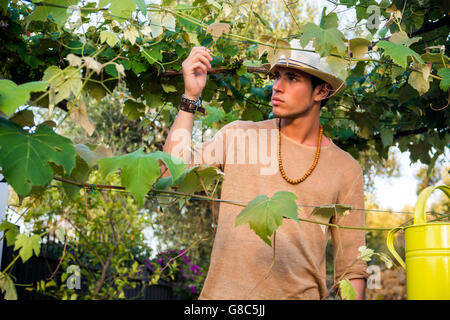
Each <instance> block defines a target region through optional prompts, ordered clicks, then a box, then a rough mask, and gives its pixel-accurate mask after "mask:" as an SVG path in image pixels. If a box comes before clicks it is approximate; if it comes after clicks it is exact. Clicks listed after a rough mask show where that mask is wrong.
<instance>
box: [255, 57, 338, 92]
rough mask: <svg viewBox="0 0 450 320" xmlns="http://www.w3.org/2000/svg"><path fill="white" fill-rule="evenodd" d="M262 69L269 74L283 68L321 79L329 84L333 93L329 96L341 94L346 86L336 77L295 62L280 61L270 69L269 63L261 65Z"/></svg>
mask: <svg viewBox="0 0 450 320" xmlns="http://www.w3.org/2000/svg"><path fill="white" fill-rule="evenodd" d="M262 67H263V68H265V69H266V70H267V72H271V71H272V70H273V69H274V68H275V67H285V68H292V69H297V70H300V71H303V72H305V73H308V74H310V75H312V76H315V77H317V78H319V79H322V80H323V81H325V82H327V83H329V84H330V86H331V88H332V89H333V92H332V93H331V95H335V94H338V93H341V92H342V91H344V89H345V86H346V85H345V81H344V80H342V79H340V78H338V77H335V76H333V75H332V74H329V73H327V72H324V71H321V70H319V69H315V68H311V67H310V66H307V65H301V64H299V63H296V62H291V61H289V63H286V62H284V61H281V62H278V63H276V64H274V65H273V66H272V67H271V65H270V63H266V64H263V65H262ZM331 95H330V96H331Z"/></svg>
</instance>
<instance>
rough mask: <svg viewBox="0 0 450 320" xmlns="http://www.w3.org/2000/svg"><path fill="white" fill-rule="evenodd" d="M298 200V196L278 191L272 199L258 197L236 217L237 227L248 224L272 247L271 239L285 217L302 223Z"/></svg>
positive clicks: (264, 196)
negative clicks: (298, 210) (298, 211)
mask: <svg viewBox="0 0 450 320" xmlns="http://www.w3.org/2000/svg"><path fill="white" fill-rule="evenodd" d="M296 199H297V196H296V195H295V194H294V193H292V192H288V191H278V192H276V193H275V194H274V195H273V196H272V198H269V197H267V196H266V195H260V196H257V197H255V198H254V199H253V200H252V201H250V202H249V203H248V205H247V206H246V207H245V208H244V209H243V210H242V211H241V212H240V213H239V215H238V216H237V217H236V223H235V226H236V227H237V226H239V225H242V224H246V223H248V224H249V225H250V228H251V229H253V231H255V233H256V234H257V235H258V236H259V237H260V238H261V239H262V240H263V241H264V242H265V243H267V244H268V245H269V246H272V243H271V241H270V239H269V237H270V236H272V234H273V233H274V232H275V231H276V230H277V229H278V227H279V226H281V225H282V224H283V217H285V218H290V219H293V220H295V221H297V222H298V223H300V221H299V219H298V213H297V204H296V202H295V200H296Z"/></svg>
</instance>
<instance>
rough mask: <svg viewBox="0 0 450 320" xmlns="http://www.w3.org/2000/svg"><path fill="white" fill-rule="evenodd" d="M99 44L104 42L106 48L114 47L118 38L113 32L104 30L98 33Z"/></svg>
mask: <svg viewBox="0 0 450 320" xmlns="http://www.w3.org/2000/svg"><path fill="white" fill-rule="evenodd" d="M100 42H101V43H104V42H106V43H107V44H108V46H110V47H114V46H115V45H116V44H117V42H119V38H118V37H117V35H116V34H115V33H114V32H111V31H106V30H104V31H102V32H100Z"/></svg>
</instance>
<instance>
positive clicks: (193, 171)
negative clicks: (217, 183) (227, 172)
mask: <svg viewBox="0 0 450 320" xmlns="http://www.w3.org/2000/svg"><path fill="white" fill-rule="evenodd" d="M221 176H223V172H222V171H220V170H219V169H218V168H216V167H213V166H211V167H206V168H202V167H201V166H195V167H192V168H190V169H188V170H186V175H185V176H184V179H183V180H182V181H181V182H180V185H179V187H178V190H177V191H179V192H184V193H195V192H199V191H203V187H202V183H201V182H200V178H201V179H202V182H203V185H204V186H205V188H206V190H208V188H210V187H211V184H212V183H213V182H214V180H216V179H217V178H219V177H221ZM176 182H177V181H175V183H176Z"/></svg>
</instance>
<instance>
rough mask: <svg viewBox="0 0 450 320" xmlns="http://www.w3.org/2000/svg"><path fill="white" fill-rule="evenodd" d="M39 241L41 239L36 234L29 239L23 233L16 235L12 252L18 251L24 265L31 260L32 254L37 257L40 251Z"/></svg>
mask: <svg viewBox="0 0 450 320" xmlns="http://www.w3.org/2000/svg"><path fill="white" fill-rule="evenodd" d="M40 240H41V237H40V236H39V235H37V234H34V235H32V236H31V237H28V236H27V235H26V234H23V233H21V234H18V235H17V237H16V241H15V242H14V250H18V249H20V251H19V255H20V257H21V258H22V261H23V262H24V263H25V262H26V261H27V260H28V259H30V258H31V256H32V255H33V252H34V254H35V255H36V256H38V255H39V252H40V249H41V245H40V243H39V242H40Z"/></svg>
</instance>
